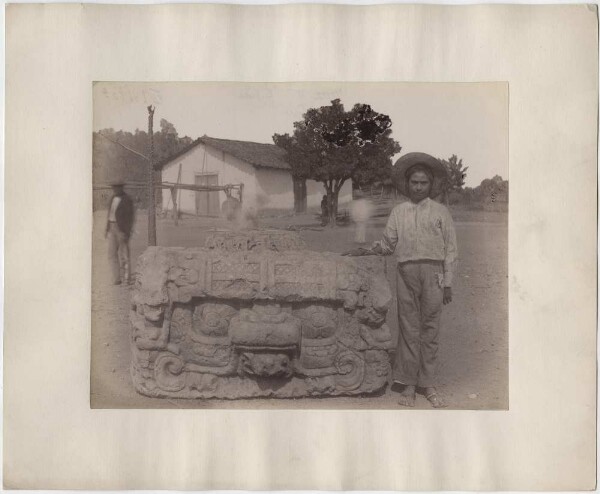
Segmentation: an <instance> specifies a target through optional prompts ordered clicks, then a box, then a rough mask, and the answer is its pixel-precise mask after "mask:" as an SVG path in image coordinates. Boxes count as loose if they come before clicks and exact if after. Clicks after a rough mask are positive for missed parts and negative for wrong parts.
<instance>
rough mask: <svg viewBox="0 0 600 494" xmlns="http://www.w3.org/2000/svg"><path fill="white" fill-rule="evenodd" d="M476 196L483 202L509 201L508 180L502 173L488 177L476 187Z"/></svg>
mask: <svg viewBox="0 0 600 494" xmlns="http://www.w3.org/2000/svg"><path fill="white" fill-rule="evenodd" d="M474 194H475V197H476V198H477V200H478V201H480V202H483V203H490V202H508V181H507V180H503V179H502V177H501V176H500V175H496V176H494V177H493V178H486V179H485V180H483V181H482V182H481V184H480V185H479V186H477V187H475V189H474Z"/></svg>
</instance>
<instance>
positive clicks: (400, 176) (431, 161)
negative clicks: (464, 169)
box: [393, 153, 448, 197]
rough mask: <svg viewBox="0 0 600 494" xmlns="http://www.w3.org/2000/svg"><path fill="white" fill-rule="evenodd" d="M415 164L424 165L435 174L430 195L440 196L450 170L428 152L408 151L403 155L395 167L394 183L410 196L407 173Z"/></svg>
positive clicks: (401, 191)
mask: <svg viewBox="0 0 600 494" xmlns="http://www.w3.org/2000/svg"><path fill="white" fill-rule="evenodd" d="M414 165H423V166H425V167H427V168H428V169H429V171H430V172H431V174H432V175H433V184H431V192H430V193H429V197H436V196H439V195H440V194H441V193H442V192H443V190H444V187H445V185H446V181H447V180H448V171H447V170H446V167H445V166H444V165H443V164H442V162H441V161H440V160H438V159H436V158H434V157H433V156H430V155H429V154H426V153H408V154H405V155H404V156H401V157H400V158H399V159H398V161H396V164H395V165H394V168H393V177H394V184H395V185H396V188H397V189H398V191H399V192H400V193H401V194H403V195H405V196H407V197H408V190H407V178H408V177H407V176H406V173H407V172H408V171H410V169H411V168H412V167H413V166H414Z"/></svg>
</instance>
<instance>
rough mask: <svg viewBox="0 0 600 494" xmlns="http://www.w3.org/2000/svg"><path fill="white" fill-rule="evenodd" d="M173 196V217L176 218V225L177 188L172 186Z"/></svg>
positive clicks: (176, 220)
mask: <svg viewBox="0 0 600 494" xmlns="http://www.w3.org/2000/svg"><path fill="white" fill-rule="evenodd" d="M171 198H172V199H173V219H174V220H175V226H177V223H178V220H179V218H178V216H179V214H178V212H177V188H175V187H171Z"/></svg>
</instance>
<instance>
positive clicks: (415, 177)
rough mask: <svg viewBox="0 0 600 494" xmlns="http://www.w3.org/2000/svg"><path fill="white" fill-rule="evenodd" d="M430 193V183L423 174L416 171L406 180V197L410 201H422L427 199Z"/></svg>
mask: <svg viewBox="0 0 600 494" xmlns="http://www.w3.org/2000/svg"><path fill="white" fill-rule="evenodd" d="M430 191H431V181H430V180H429V177H428V176H427V175H426V174H425V172H421V171H416V172H414V173H413V174H412V175H411V176H410V178H409V179H408V195H409V196H410V199H411V200H412V201H415V202H419V201H422V200H423V199H425V198H426V197H429V192H430Z"/></svg>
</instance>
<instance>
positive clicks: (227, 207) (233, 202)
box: [221, 189, 242, 221]
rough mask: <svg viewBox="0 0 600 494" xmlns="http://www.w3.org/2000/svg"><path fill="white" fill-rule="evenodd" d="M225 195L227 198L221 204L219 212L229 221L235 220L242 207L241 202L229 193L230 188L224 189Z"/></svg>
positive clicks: (237, 218)
mask: <svg viewBox="0 0 600 494" xmlns="http://www.w3.org/2000/svg"><path fill="white" fill-rule="evenodd" d="M225 195H226V196H227V198H226V199H225V201H224V202H223V204H222V205H221V212H222V213H223V216H225V218H227V219H228V220H229V221H237V220H239V217H240V211H241V209H242V204H241V202H240V200H239V199H236V198H235V197H233V195H232V194H231V189H226V190H225Z"/></svg>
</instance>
